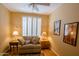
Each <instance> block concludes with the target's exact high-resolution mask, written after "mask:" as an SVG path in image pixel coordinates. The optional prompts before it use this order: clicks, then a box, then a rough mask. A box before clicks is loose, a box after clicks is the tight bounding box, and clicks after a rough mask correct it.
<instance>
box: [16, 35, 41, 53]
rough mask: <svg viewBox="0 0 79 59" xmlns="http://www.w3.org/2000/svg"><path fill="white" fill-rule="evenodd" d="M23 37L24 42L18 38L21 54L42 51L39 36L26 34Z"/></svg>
mask: <svg viewBox="0 0 79 59" xmlns="http://www.w3.org/2000/svg"><path fill="white" fill-rule="evenodd" d="M23 38H24V41H23V43H21V42H20V41H21V40H19V39H18V41H19V54H26V53H41V45H40V43H39V37H37V36H26V37H23ZM22 40H23V39H22Z"/></svg>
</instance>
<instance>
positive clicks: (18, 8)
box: [3, 3, 62, 15]
mask: <svg viewBox="0 0 79 59" xmlns="http://www.w3.org/2000/svg"><path fill="white" fill-rule="evenodd" d="M28 4H29V3H3V5H4V6H5V7H6V8H8V10H10V11H12V12H25V13H37V14H46V15H49V14H50V13H51V12H52V11H54V10H55V9H56V8H58V7H59V6H61V5H62V4H60V3H51V4H50V6H44V5H37V7H38V8H39V11H34V10H32V8H31V7H29V6H28Z"/></svg>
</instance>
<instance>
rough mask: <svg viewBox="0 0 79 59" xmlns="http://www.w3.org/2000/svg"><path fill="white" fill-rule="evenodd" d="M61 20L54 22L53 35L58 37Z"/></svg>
mask: <svg viewBox="0 0 79 59" xmlns="http://www.w3.org/2000/svg"><path fill="white" fill-rule="evenodd" d="M60 27H61V20H58V21H54V34H55V35H60Z"/></svg>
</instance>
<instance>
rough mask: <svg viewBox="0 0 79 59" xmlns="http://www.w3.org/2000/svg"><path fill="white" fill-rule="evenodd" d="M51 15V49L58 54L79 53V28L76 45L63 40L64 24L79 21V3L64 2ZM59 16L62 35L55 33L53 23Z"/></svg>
mask: <svg viewBox="0 0 79 59" xmlns="http://www.w3.org/2000/svg"><path fill="white" fill-rule="evenodd" d="M49 17H50V21H49V35H50V38H49V41H50V43H51V49H52V50H53V51H54V52H55V53H56V54H57V55H79V28H78V38H77V45H76V47H74V46H72V45H69V44H66V43H64V42H63V32H64V24H65V23H71V22H79V4H63V5H62V6H60V7H59V8H57V9H56V10H55V11H53V12H52V13H51V15H50V16H49ZM57 18H58V19H59V20H61V31H60V36H56V35H53V29H54V28H53V26H54V24H53V23H54V21H55V20H56V19H57Z"/></svg>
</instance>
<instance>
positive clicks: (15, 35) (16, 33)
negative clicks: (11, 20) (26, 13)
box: [12, 31, 19, 41]
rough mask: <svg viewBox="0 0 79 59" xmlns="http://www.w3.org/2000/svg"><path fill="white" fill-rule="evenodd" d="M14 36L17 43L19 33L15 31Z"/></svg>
mask: <svg viewBox="0 0 79 59" xmlns="http://www.w3.org/2000/svg"><path fill="white" fill-rule="evenodd" d="M12 35H13V36H14V39H13V41H17V36H18V35H19V33H18V31H13V33H12Z"/></svg>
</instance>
